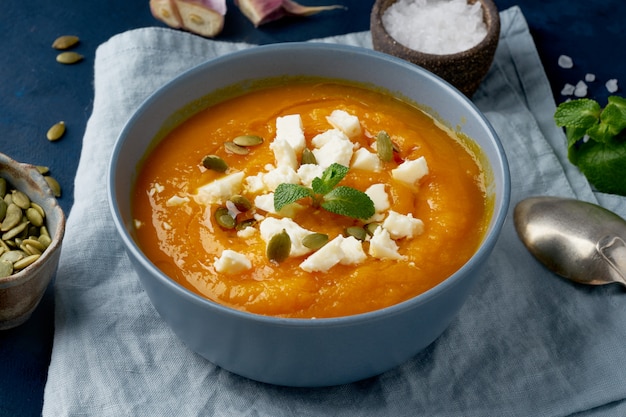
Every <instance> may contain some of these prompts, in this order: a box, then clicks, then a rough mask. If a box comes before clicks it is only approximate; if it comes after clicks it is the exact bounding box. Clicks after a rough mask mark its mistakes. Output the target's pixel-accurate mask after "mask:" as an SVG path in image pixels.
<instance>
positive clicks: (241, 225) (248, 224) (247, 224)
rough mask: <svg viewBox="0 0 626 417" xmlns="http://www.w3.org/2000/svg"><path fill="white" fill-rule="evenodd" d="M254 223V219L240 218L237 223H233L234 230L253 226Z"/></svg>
mask: <svg viewBox="0 0 626 417" xmlns="http://www.w3.org/2000/svg"><path fill="white" fill-rule="evenodd" d="M255 224H256V220H254V219H246V220H242V221H240V222H239V223H237V224H236V225H235V230H237V231H239V230H243V229H245V228H247V227H253V226H254V225H255Z"/></svg>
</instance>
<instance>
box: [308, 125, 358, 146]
mask: <svg viewBox="0 0 626 417" xmlns="http://www.w3.org/2000/svg"><path fill="white" fill-rule="evenodd" d="M337 141H346V142H350V143H352V142H351V141H350V138H349V137H348V136H346V134H345V133H343V132H342V131H341V130H339V129H329V130H327V131H325V132H322V133H320V134H318V135H315V136H314V137H313V139H311V144H313V146H315V147H316V148H321V147H322V146H324V145H326V144H327V143H330V142H337Z"/></svg>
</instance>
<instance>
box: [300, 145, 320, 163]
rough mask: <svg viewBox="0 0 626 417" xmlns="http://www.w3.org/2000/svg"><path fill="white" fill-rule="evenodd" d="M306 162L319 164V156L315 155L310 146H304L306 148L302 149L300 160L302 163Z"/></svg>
mask: <svg viewBox="0 0 626 417" xmlns="http://www.w3.org/2000/svg"><path fill="white" fill-rule="evenodd" d="M306 164H312V165H317V158H315V155H313V151H311V150H310V149H309V148H304V150H303V151H302V160H301V162H300V165H306Z"/></svg>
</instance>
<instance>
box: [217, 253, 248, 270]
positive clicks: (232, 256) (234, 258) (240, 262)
mask: <svg viewBox="0 0 626 417" xmlns="http://www.w3.org/2000/svg"><path fill="white" fill-rule="evenodd" d="M213 266H215V270H216V271H217V272H220V273H223V274H238V273H240V272H243V271H247V270H249V269H251V268H252V262H250V260H249V259H248V258H247V257H246V255H243V254H241V253H239V252H235V251H234V250H230V249H225V250H224V251H223V252H222V255H221V256H220V257H219V258H215V262H214V263H213Z"/></svg>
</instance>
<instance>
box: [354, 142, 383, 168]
mask: <svg viewBox="0 0 626 417" xmlns="http://www.w3.org/2000/svg"><path fill="white" fill-rule="evenodd" d="M351 166H352V168H355V169H362V170H365V171H373V172H380V170H381V167H382V164H381V162H380V158H379V157H378V155H376V154H375V153H373V152H370V151H368V150H367V149H365V148H360V149H357V150H356V151H355V152H354V155H353V156H352V164H351Z"/></svg>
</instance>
